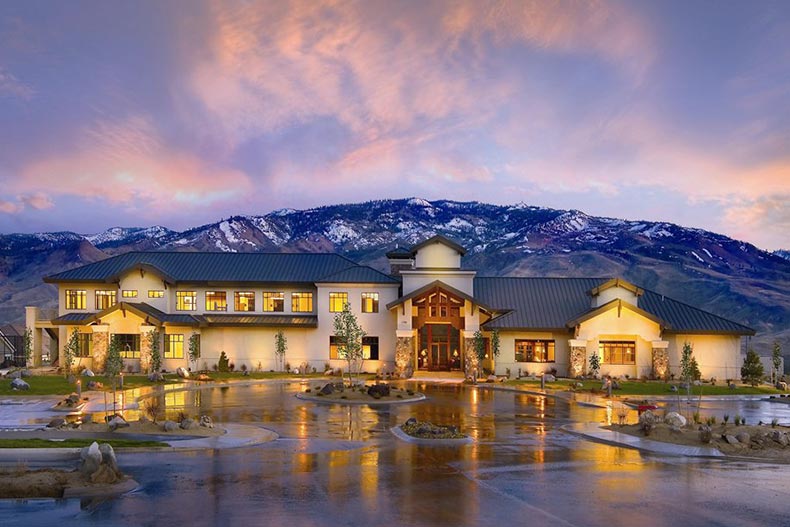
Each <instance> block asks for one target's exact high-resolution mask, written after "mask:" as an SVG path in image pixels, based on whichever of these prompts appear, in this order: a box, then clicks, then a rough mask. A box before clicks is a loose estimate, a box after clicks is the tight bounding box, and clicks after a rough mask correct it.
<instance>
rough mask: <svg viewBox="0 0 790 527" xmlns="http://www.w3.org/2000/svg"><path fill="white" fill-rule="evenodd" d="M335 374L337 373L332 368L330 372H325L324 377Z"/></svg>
mask: <svg viewBox="0 0 790 527" xmlns="http://www.w3.org/2000/svg"><path fill="white" fill-rule="evenodd" d="M334 373H335V370H333V369H332V368H329V369H328V370H326V371H325V372H324V375H334Z"/></svg>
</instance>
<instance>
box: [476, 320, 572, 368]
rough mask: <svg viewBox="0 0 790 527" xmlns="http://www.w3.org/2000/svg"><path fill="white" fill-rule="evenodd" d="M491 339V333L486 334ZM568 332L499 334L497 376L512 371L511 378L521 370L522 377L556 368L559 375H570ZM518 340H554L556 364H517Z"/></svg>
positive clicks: (503, 332)
mask: <svg viewBox="0 0 790 527" xmlns="http://www.w3.org/2000/svg"><path fill="white" fill-rule="evenodd" d="M484 335H485V336H487V337H490V333H488V332H486V333H484ZM571 336H572V335H570V334H569V333H567V332H521V331H519V332H510V331H500V332H499V343H500V349H499V357H498V358H497V359H496V367H495V371H496V374H497V375H505V373H506V372H507V369H508V368H509V369H510V375H511V377H515V376H516V375H518V370H519V368H521V373H522V375H527V374H528V373H531V374H541V373H549V372H550V371H551V370H552V368H556V370H557V374H558V375H567V373H568V366H569V364H568V357H569V348H568V339H569V338H571ZM516 340H554V362H516Z"/></svg>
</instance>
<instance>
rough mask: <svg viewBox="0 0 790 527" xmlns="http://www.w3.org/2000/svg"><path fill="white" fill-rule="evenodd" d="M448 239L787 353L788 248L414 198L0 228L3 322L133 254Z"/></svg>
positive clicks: (502, 264) (486, 268)
mask: <svg viewBox="0 0 790 527" xmlns="http://www.w3.org/2000/svg"><path fill="white" fill-rule="evenodd" d="M436 233H439V234H444V235H445V236H447V237H449V238H452V239H453V240H455V241H457V242H458V243H460V244H461V245H463V246H464V247H466V248H467V250H468V253H467V255H466V257H465V258H464V266H465V267H469V268H472V269H476V270H477V271H478V275H479V276H494V275H496V276H569V277H570V276H620V277H623V278H625V279H627V280H630V281H633V282H635V283H637V284H639V285H640V286H642V287H645V288H647V289H652V290H654V291H656V292H658V293H661V294H666V295H667V296H671V297H673V298H676V299H678V300H681V301H683V302H686V303H689V304H691V305H694V306H698V307H701V308H702V309H705V310H708V311H711V312H713V313H716V314H719V315H721V316H724V317H726V318H730V319H732V320H735V321H737V322H741V323H743V324H746V325H748V326H751V327H753V328H754V329H756V330H757V332H758V334H757V336H756V337H753V338H752V339H751V342H750V343H749V345H752V346H754V347H755V349H757V350H758V352H760V353H761V354H768V353H770V345H771V344H772V342H773V341H774V340H778V341H779V342H780V343H781V344H782V349H783V350H784V352H785V353H786V354H788V356H790V253H789V252H788V251H777V252H776V253H769V252H767V251H763V250H761V249H759V248H757V247H755V246H753V245H751V244H749V243H745V242H742V241H738V240H734V239H731V238H728V237H726V236H723V235H720V234H715V233H712V232H708V231H705V230H701V229H692V228H685V227H681V226H678V225H675V224H672V223H666V222H648V221H630V220H623V219H615V218H605V217H595V216H590V215H587V214H585V213H583V212H581V211H578V210H556V209H549V208H541V207H534V206H528V205H524V204H518V205H513V206H502V205H491V204H485V203H478V202H457V201H448V200H438V201H427V200H424V199H420V198H410V199H397V200H379V201H371V202H365V203H357V204H343V205H330V206H324V207H319V208H313V209H307V210H293V209H283V210H277V211H274V212H271V213H269V214H265V215H262V216H233V217H230V218H227V219H222V220H221V221H219V222H216V223H211V224H207V225H202V226H199V227H195V228H192V229H189V230H186V231H181V232H178V231H174V230H170V229H168V228H166V227H162V226H153V227H131V228H127V227H115V228H112V229H109V230H107V231H104V232H101V233H98V234H89V235H84V234H77V233H74V232H51V233H36V234H7V235H0V325H2V324H4V323H17V324H19V323H21V322H22V321H23V320H24V306H26V305H37V306H40V307H55V306H56V290H55V288H54V286H52V285H48V284H44V283H43V282H42V281H41V278H42V277H43V276H45V275H49V274H53V273H56V272H59V271H63V270H65V269H68V268H71V267H75V266H78V265H83V264H86V263H90V262H95V261H97V260H101V259H103V258H107V257H109V256H112V255H115V254H120V253H123V252H127V251H132V250H178V251H238V252H252V251H269V252H337V253H340V254H344V255H346V256H348V257H350V258H351V259H353V260H355V261H358V262H360V263H364V264H368V265H371V266H373V267H375V268H377V269H380V270H382V271H387V270H388V264H387V260H386V257H385V253H386V252H387V251H390V250H392V249H393V248H395V247H397V246H401V247H408V246H411V245H413V244H414V243H417V242H419V241H421V240H423V239H425V238H427V237H429V236H431V235H433V234H436Z"/></svg>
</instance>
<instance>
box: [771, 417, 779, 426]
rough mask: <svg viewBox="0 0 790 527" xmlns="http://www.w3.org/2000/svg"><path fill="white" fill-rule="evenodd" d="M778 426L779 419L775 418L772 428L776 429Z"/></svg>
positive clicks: (772, 420) (772, 421)
mask: <svg viewBox="0 0 790 527" xmlns="http://www.w3.org/2000/svg"><path fill="white" fill-rule="evenodd" d="M778 424H779V419H777V418H776V417H774V418H773V419H771V428H776V426H777V425H778Z"/></svg>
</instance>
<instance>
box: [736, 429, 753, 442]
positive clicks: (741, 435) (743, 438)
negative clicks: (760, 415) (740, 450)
mask: <svg viewBox="0 0 790 527" xmlns="http://www.w3.org/2000/svg"><path fill="white" fill-rule="evenodd" d="M735 439H737V440H738V442H739V443H744V444H749V442H750V441H751V440H752V437H751V436H750V435H749V432H738V433H737V434H735Z"/></svg>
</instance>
